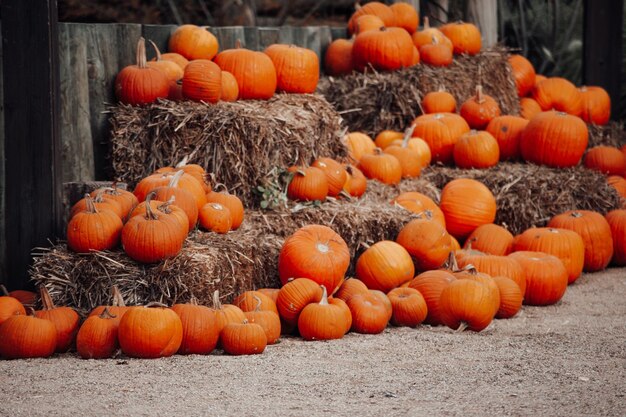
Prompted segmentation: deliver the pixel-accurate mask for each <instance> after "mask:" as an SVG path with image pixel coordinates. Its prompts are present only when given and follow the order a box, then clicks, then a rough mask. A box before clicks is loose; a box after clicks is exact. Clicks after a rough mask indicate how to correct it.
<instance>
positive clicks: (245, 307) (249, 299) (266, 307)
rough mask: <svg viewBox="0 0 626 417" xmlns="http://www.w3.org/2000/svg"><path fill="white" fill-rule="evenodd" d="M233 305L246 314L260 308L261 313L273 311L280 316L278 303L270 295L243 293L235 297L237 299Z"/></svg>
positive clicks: (255, 292)
mask: <svg viewBox="0 0 626 417" xmlns="http://www.w3.org/2000/svg"><path fill="white" fill-rule="evenodd" d="M277 295H278V294H277ZM259 303H260V304H259ZM233 305H236V306H237V307H239V308H240V309H241V311H243V312H244V313H245V312H248V311H254V310H256V309H257V307H258V308H259V310H261V311H272V312H274V313H276V314H278V309H277V308H276V302H275V301H274V300H273V299H272V298H270V297H269V296H268V295H266V294H263V293H262V292H259V291H244V292H242V293H241V294H239V295H238V296H237V297H235V299H234V300H233Z"/></svg>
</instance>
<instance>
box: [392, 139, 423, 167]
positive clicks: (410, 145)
mask: <svg viewBox="0 0 626 417" xmlns="http://www.w3.org/2000/svg"><path fill="white" fill-rule="evenodd" d="M391 146H400V147H402V148H403V149H404V148H406V149H411V150H414V151H416V152H417V155H418V158H417V159H418V161H419V166H420V168H426V167H427V166H428V165H430V161H431V159H432V154H431V152H430V147H429V146H428V144H427V143H426V141H425V140H423V139H420V138H410V139H409V140H408V141H407V142H406V147H405V145H404V140H402V139H396V140H394V141H393V142H392V143H391V145H390V147H391Z"/></svg>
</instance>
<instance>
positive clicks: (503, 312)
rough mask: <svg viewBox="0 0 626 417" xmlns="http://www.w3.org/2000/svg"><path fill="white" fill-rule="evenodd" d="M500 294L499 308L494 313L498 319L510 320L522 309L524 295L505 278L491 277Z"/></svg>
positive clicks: (515, 285) (511, 281) (510, 280)
mask: <svg viewBox="0 0 626 417" xmlns="http://www.w3.org/2000/svg"><path fill="white" fill-rule="evenodd" d="M492 278H493V280H494V282H495V283H496V285H497V286H498V290H499V292H500V307H499V308H498V312H497V313H496V318H498V319H510V318H511V317H514V316H515V315H516V314H517V313H518V312H519V311H520V309H521V308H522V301H523V299H524V294H522V291H521V290H520V288H519V286H518V285H517V284H516V283H515V281H513V280H512V279H510V278H507V277H498V276H496V277H492Z"/></svg>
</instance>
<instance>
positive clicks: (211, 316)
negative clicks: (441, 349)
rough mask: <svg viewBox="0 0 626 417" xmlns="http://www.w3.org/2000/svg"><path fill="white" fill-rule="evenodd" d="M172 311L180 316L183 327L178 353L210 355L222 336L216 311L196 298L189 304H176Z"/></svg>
mask: <svg viewBox="0 0 626 417" xmlns="http://www.w3.org/2000/svg"><path fill="white" fill-rule="evenodd" d="M172 311H174V313H176V314H177V315H178V317H179V318H180V321H181V324H182V329H183V337H182V340H181V343H180V347H179V348H178V350H177V353H178V354H180V355H193V354H196V355H208V354H209V353H211V352H212V351H213V350H214V349H215V347H216V346H217V341H218V339H219V336H220V332H219V331H218V328H217V318H216V317H215V311H213V310H212V309H210V308H209V307H206V306H201V305H198V302H197V300H196V299H195V298H192V299H191V301H190V302H189V303H187V304H174V305H173V306H172Z"/></svg>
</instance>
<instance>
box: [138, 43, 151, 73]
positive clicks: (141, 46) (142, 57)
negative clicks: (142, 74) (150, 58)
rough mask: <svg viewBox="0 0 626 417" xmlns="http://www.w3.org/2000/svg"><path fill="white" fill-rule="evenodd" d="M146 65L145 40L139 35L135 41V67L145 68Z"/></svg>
mask: <svg viewBox="0 0 626 417" xmlns="http://www.w3.org/2000/svg"><path fill="white" fill-rule="evenodd" d="M147 66H148V64H147V59H146V40H145V39H144V38H143V37H141V38H139V41H138V42H137V67H139V68H146V67H147Z"/></svg>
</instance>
